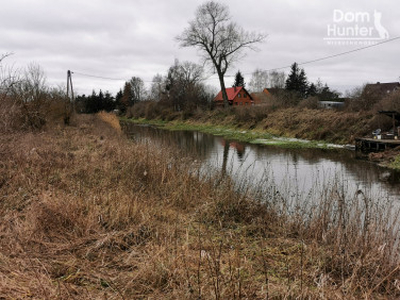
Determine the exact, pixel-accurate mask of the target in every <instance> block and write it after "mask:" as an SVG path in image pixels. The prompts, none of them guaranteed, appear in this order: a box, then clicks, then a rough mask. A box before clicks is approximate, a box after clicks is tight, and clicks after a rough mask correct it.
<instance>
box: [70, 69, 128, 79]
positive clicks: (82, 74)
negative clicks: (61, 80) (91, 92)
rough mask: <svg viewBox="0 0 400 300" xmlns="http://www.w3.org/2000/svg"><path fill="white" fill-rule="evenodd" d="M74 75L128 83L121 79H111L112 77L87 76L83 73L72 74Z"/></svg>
mask: <svg viewBox="0 0 400 300" xmlns="http://www.w3.org/2000/svg"><path fill="white" fill-rule="evenodd" d="M72 74H77V75H81V76H85V77H91V78H97V79H103V80H114V81H126V79H121V78H111V77H103V76H98V75H92V74H85V73H81V72H75V71H74V72H72Z"/></svg>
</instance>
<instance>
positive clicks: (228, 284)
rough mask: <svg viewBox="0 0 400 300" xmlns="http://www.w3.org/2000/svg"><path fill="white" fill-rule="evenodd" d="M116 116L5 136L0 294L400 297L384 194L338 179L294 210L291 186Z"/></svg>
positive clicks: (394, 236)
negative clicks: (283, 189) (212, 167)
mask: <svg viewBox="0 0 400 300" xmlns="http://www.w3.org/2000/svg"><path fill="white" fill-rule="evenodd" d="M115 120H116V119H115V117H113V116H111V115H98V116H84V115H82V116H77V117H75V118H73V119H72V120H71V126H70V127H65V128H63V129H53V130H47V131H43V132H42V133H37V132H36V133H23V132H19V133H18V134H16V133H9V134H4V135H2V136H0V142H1V143H0V145H1V148H0V151H1V153H2V154H4V155H1V156H0V169H1V172H0V185H1V192H0V212H1V214H2V218H1V220H0V232H1V233H0V249H1V251H0V295H1V297H6V298H23V297H30V298H34V299H43V298H44V299H57V298H60V299H64V298H65V299H67V298H68V299H70V298H77V299H78V298H79V299H96V298H116V299H135V298H139V299H142V298H170V299H196V298H197V299H200V298H201V299H240V298H249V299H274V298H275V299H276V298H296V297H300V298H329V299H342V298H347V299H358V298H374V297H388V298H397V297H399V296H400V287H399V282H398V278H399V276H400V270H399V256H398V255H399V243H398V224H399V223H398V215H397V214H395V213H394V209H393V208H392V207H391V206H389V204H385V203H381V204H379V203H376V202H374V201H371V199H369V198H368V197H366V195H364V194H362V193H357V194H355V195H354V197H352V198H351V197H350V198H349V197H348V196H344V194H343V193H340V192H338V191H340V190H341V189H340V186H336V187H335V186H333V187H331V188H330V189H329V190H327V191H325V193H323V194H321V195H314V196H315V197H314V198H315V199H314V200H315V201H317V200H318V202H312V203H313V204H314V205H311V206H309V207H304V206H303V207H300V208H299V209H295V210H289V209H287V207H288V206H290V199H289V198H288V197H286V196H285V194H284V193H277V191H272V189H271V190H270V191H269V190H268V188H267V187H264V190H263V192H257V191H253V190H251V189H245V188H244V189H241V190H240V191H238V190H237V187H235V185H234V184H233V182H232V181H231V180H230V179H229V177H228V176H226V178H225V179H223V180H221V178H220V176H218V177H217V178H216V177H213V176H212V175H209V174H208V176H204V178H202V176H201V175H199V174H201V172H195V171H193V170H194V168H196V166H197V164H196V163H194V162H193V159H191V158H187V157H185V156H184V155H183V154H182V153H180V152H179V150H177V149H173V150H171V149H166V148H163V147H159V145H155V144H152V143H151V142H148V143H147V144H137V143H135V142H133V141H131V140H128V139H126V138H125V137H124V136H123V135H122V134H120V133H119V129H118V128H119V127H118V124H117V122H115ZM217 181H218V182H219V184H216V182H217ZM317 196H318V197H317ZM284 207H286V209H281V208H284Z"/></svg>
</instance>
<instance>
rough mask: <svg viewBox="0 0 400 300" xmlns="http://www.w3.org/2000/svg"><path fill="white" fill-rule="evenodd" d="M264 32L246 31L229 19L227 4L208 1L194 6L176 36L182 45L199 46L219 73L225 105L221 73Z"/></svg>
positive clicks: (226, 99) (206, 59)
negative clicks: (195, 8)
mask: <svg viewBox="0 0 400 300" xmlns="http://www.w3.org/2000/svg"><path fill="white" fill-rule="evenodd" d="M265 37H266V36H265V35H264V34H259V33H254V32H247V31H245V30H243V29H242V28H241V27H240V26H238V25H237V24H236V23H235V22H232V21H231V17H230V15H229V9H228V7H227V6H226V5H223V4H220V3H217V2H214V1H209V2H206V3H204V4H202V5H200V6H199V7H198V8H197V11H196V16H195V19H194V20H192V21H190V22H189V27H188V28H186V29H185V30H184V31H183V33H182V34H181V35H180V36H178V37H177V40H178V41H179V43H180V46H181V47H195V48H197V49H199V50H200V51H201V52H202V54H203V56H204V59H205V61H206V62H208V63H210V64H211V65H212V66H213V67H214V68H215V72H216V73H217V74H218V78H219V82H220V86H221V91H222V96H223V99H224V106H228V96H227V94H226V89H225V82H224V75H225V73H226V71H227V70H228V68H229V66H231V64H232V63H233V62H235V61H237V60H238V59H239V58H240V56H241V54H242V51H243V50H244V49H246V48H253V46H254V44H256V43H259V42H262V41H263V40H264V39H265Z"/></svg>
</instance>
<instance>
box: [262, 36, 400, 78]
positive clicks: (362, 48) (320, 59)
mask: <svg viewBox="0 0 400 300" xmlns="http://www.w3.org/2000/svg"><path fill="white" fill-rule="evenodd" d="M398 39H400V36H397V37H394V38H391V39H387V40H384V41H382V42H379V43H376V44H373V45H368V46H365V47H361V48H357V49H353V50H349V51H346V52H341V53H336V54H332V55H328V56H324V57H320V58H317V59H313V60H309V61H305V62H302V63H298V64H297V65H299V66H301V65H307V64H311V63H315V62H319V61H322V60H327V59H331V58H335V57H338V56H342V55H346V54H350V53H354V52H358V51H361V50H365V49H368V48H372V47H376V46H380V45H382V44H386V43H390V42H393V41H395V40H398ZM290 67H291V65H290V66H285V67H279V68H274V69H269V70H266V71H276V70H282V69H286V68H290Z"/></svg>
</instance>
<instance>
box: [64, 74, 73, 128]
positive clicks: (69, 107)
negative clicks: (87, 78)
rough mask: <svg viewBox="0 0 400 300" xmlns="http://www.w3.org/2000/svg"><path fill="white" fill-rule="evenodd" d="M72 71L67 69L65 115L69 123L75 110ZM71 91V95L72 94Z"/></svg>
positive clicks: (65, 119) (67, 123) (66, 121)
mask: <svg viewBox="0 0 400 300" xmlns="http://www.w3.org/2000/svg"><path fill="white" fill-rule="evenodd" d="M71 74H72V72H71V71H70V70H68V71H67V100H66V101H65V117H64V123H65V124H66V125H69V121H70V118H71V114H73V113H74V112H75V97H74V87H73V85H72V76H71ZM70 91H71V96H70Z"/></svg>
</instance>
